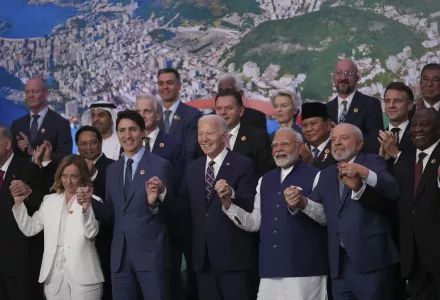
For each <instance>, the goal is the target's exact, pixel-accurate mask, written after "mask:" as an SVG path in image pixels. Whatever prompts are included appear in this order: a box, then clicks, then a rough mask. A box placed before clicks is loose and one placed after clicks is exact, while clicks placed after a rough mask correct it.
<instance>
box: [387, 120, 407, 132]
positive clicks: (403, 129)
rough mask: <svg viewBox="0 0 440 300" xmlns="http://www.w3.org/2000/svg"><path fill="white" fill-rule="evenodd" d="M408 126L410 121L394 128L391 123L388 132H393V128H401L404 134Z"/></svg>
mask: <svg viewBox="0 0 440 300" xmlns="http://www.w3.org/2000/svg"><path fill="white" fill-rule="evenodd" d="M408 124H409V120H406V121H405V122H403V123H402V124H400V125H399V126H397V127H396V126H393V125H391V123H390V124H388V129H389V130H388V131H391V129H393V128H400V130H401V131H402V132H404V131H405V130H406V127H407V126H408Z"/></svg>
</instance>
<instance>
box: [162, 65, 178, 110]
mask: <svg viewBox="0 0 440 300" xmlns="http://www.w3.org/2000/svg"><path fill="white" fill-rule="evenodd" d="M157 85H158V91H159V95H160V98H161V99H162V101H163V102H166V103H170V104H172V103H174V102H175V101H177V99H179V92H180V88H181V86H182V85H181V84H180V82H179V81H178V80H177V78H176V75H174V73H172V72H170V73H162V74H160V75H159V78H158V84H157Z"/></svg>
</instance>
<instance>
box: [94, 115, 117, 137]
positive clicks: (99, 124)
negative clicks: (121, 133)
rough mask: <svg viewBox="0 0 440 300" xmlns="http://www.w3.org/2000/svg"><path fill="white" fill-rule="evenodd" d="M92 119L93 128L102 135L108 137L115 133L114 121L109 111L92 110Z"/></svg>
mask: <svg viewBox="0 0 440 300" xmlns="http://www.w3.org/2000/svg"><path fill="white" fill-rule="evenodd" d="M91 117H92V126H93V127H96V129H98V130H99V132H100V133H101V134H102V135H108V133H111V132H112V131H113V130H112V127H113V119H112V117H111V115H110V113H109V112H108V111H106V110H104V109H100V108H94V109H92V113H91Z"/></svg>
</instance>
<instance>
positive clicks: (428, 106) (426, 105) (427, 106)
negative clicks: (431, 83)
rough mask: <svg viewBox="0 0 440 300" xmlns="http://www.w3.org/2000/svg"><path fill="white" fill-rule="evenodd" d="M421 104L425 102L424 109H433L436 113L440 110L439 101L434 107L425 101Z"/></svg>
mask: <svg viewBox="0 0 440 300" xmlns="http://www.w3.org/2000/svg"><path fill="white" fill-rule="evenodd" d="M423 102H425V107H426V108H431V107H433V108H434V109H435V110H436V111H438V110H439V109H440V101H438V102H436V103H435V104H434V105H431V104H429V103H428V102H426V100H423Z"/></svg>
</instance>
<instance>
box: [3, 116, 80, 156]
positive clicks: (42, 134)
mask: <svg viewBox="0 0 440 300" xmlns="http://www.w3.org/2000/svg"><path fill="white" fill-rule="evenodd" d="M30 124H31V117H30V115H29V113H28V114H26V115H25V116H23V117H21V118H19V119H17V120H15V121H13V122H12V125H11V133H12V136H13V137H14V139H13V141H14V151H15V153H16V154H19V155H21V156H25V157H29V155H28V154H27V153H26V152H22V151H21V150H20V148H18V144H17V140H16V139H15V137H16V136H18V135H19V134H18V133H19V132H20V131H21V132H23V133H24V134H25V135H26V136H27V137H28V138H29V136H30ZM45 140H47V141H49V142H50V143H51V145H52V159H55V160H58V161H60V160H61V159H62V158H63V157H64V156H66V155H68V154H71V153H72V147H73V142H72V134H71V130H70V123H69V121H68V120H66V119H64V118H63V117H61V116H60V115H59V114H57V113H55V112H54V111H52V110H51V109H49V110H48V111H47V114H46V116H45V117H44V120H43V123H42V124H41V127H40V129H39V131H38V134H37V138H36V139H35V141H34V142H33V143H32V147H33V148H34V149H35V148H36V147H37V146H39V145H41V144H42V143H43V141H45Z"/></svg>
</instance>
